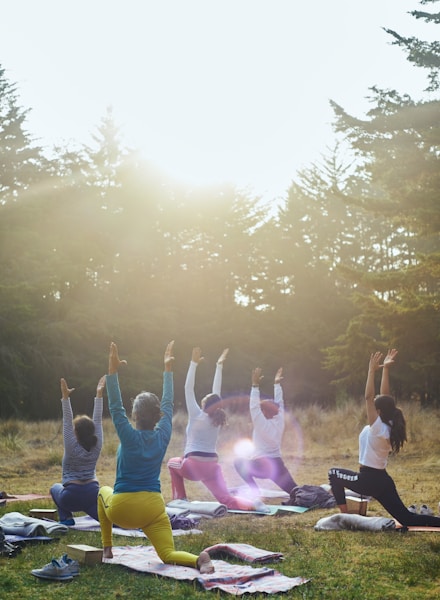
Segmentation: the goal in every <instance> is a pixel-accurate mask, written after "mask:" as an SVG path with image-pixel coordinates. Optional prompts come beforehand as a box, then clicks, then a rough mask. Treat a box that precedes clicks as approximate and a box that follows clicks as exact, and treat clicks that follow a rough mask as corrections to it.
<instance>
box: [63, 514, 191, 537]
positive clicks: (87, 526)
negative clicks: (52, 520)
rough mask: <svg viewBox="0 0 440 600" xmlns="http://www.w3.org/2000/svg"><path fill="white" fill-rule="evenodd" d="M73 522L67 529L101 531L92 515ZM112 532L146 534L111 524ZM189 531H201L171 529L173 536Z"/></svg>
mask: <svg viewBox="0 0 440 600" xmlns="http://www.w3.org/2000/svg"><path fill="white" fill-rule="evenodd" d="M74 520H75V524H74V525H70V526H69V529H76V530H78V531H101V525H100V523H99V521H96V520H95V519H93V518H92V517H89V516H84V517H75V519H74ZM112 533H113V534H114V535H125V536H126V537H140V538H146V537H147V536H146V535H145V533H144V532H143V531H142V530H141V529H123V528H122V527H118V526H117V525H113V529H112ZM189 533H202V532H201V531H200V530H199V529H190V530H187V529H183V528H182V529H173V536H176V537H177V536H179V535H188V534H189Z"/></svg>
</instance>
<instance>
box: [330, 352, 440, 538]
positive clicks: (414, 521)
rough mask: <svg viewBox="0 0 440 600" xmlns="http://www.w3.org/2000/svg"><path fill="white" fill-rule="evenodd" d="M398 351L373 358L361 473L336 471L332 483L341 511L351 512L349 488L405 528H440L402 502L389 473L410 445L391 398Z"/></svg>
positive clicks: (433, 519) (436, 520) (439, 522)
mask: <svg viewBox="0 0 440 600" xmlns="http://www.w3.org/2000/svg"><path fill="white" fill-rule="evenodd" d="M396 355H397V350H395V349H392V350H389V351H388V353H387V355H386V356H385V358H384V361H383V364H381V360H382V357H383V354H382V353H381V352H375V353H373V354H371V356H370V362H369V366H368V376H367V382H366V385H365V403H366V408H367V419H368V425H366V426H365V427H364V428H363V429H362V431H361V433H360V435H359V463H360V469H359V472H356V471H350V470H348V469H341V468H332V469H330V471H329V482H330V486H331V489H332V492H333V495H334V497H335V499H336V503H337V505H338V506H339V509H340V511H341V512H343V513H346V512H347V502H346V498H345V488H347V489H349V490H352V491H353V492H357V493H358V494H361V495H364V496H372V497H373V498H375V499H376V500H377V501H378V502H380V504H382V506H383V507H384V508H385V510H387V511H388V512H389V513H390V514H391V516H392V517H394V519H396V521H398V522H399V523H400V524H401V525H403V526H410V525H419V526H430V527H440V518H438V517H434V516H431V515H429V514H416V513H413V512H411V511H409V510H408V509H407V507H406V506H405V505H404V503H403V502H402V500H401V498H400V496H399V494H398V492H397V489H396V485H395V483H394V481H393V479H392V478H391V477H390V476H389V475H388V473H387V471H386V467H387V462H388V456H389V454H390V453H395V454H397V453H398V452H399V450H400V449H401V448H402V446H403V444H404V442H406V422H405V417H404V415H403V413H402V411H401V409H400V408H398V407H397V406H396V402H395V400H394V398H393V397H392V396H390V384H389V368H390V366H391V365H392V364H393V363H394V359H395V357H396ZM379 369H382V377H381V385H380V395H378V396H375V393H374V376H375V373H376V371H377V370H379Z"/></svg>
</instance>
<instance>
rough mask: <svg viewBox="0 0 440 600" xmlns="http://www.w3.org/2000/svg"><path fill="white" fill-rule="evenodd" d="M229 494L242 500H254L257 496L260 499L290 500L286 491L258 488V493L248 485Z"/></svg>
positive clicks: (232, 490)
mask: <svg viewBox="0 0 440 600" xmlns="http://www.w3.org/2000/svg"><path fill="white" fill-rule="evenodd" d="M229 493H230V494H232V495H233V496H241V497H242V498H250V499H254V498H255V496H258V497H259V498H266V499H267V498H284V499H287V498H290V496H289V494H288V493H287V492H285V491H284V490H282V489H280V488H277V489H274V488H261V487H260V488H258V492H255V491H254V490H252V489H251V488H250V487H249V486H248V485H241V486H238V487H233V488H230V489H229Z"/></svg>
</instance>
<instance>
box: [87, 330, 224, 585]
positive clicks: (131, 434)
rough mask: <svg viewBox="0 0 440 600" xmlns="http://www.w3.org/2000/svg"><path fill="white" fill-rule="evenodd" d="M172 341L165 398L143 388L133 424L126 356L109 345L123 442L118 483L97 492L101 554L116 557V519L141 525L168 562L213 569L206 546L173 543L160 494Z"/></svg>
mask: <svg viewBox="0 0 440 600" xmlns="http://www.w3.org/2000/svg"><path fill="white" fill-rule="evenodd" d="M173 345H174V342H170V343H169V344H168V346H167V348H166V350H165V357H164V371H165V372H164V375H163V394H162V400H161V401H159V398H158V397H157V396H156V395H155V394H153V393H151V392H140V394H138V395H137V396H136V398H135V399H134V401H133V410H132V418H133V421H134V427H133V425H132V424H131V423H130V421H129V419H128V417H127V415H126V412H125V409H124V407H123V404H122V398H121V391H120V389H119V381H118V369H119V367H120V366H121V365H122V364H126V361H123V360H120V359H119V355H118V349H117V347H116V344H115V343H113V342H112V344H111V345H110V356H109V370H108V373H109V374H108V375H107V377H106V384H107V394H108V403H109V410H110V414H111V417H112V421H113V424H114V426H115V428H116V432H117V434H118V437H119V440H120V444H119V447H118V450H117V463H116V481H115V486H114V489H112V488H111V487H108V486H104V487H101V489H100V490H99V496H98V514H99V521H100V523H101V535H102V544H103V557H104V558H113V552H112V525H113V523H116V524H117V525H119V526H120V527H124V528H125V529H139V528H140V529H142V531H143V532H144V533H145V535H146V536H147V537H148V539H149V540H150V542H151V543H152V544H153V546H154V548H155V549H156V552H157V554H158V556H159V558H160V559H161V560H162V561H163V562H164V563H168V564H177V565H184V566H188V567H195V568H198V569H199V570H200V572H201V573H212V572H213V571H214V567H213V565H212V563H211V560H210V558H209V554H208V553H207V552H205V551H203V552H201V553H200V555H199V556H196V555H195V554H191V553H189V552H184V551H178V550H176V549H175V547H174V539H173V534H172V529H171V523H170V520H169V517H168V515H167V513H166V510H165V502H164V500H163V497H162V494H161V487H160V469H161V465H162V460H163V457H164V455H165V452H166V449H167V447H168V444H169V441H170V437H171V429H172V416H173V404H174V389H173V373H172V365H173V361H174V357H173V355H172V352H173Z"/></svg>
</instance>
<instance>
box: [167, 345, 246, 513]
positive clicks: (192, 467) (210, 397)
mask: <svg viewBox="0 0 440 600" xmlns="http://www.w3.org/2000/svg"><path fill="white" fill-rule="evenodd" d="M228 351H229V350H228V348H226V349H225V350H223V352H222V354H221V356H220V357H219V359H218V360H217V365H216V369H215V375H214V381H213V385H212V393H211V394H207V395H206V396H205V397H204V398H203V399H202V401H201V403H200V404H201V405H200V406H199V405H198V403H197V400H196V396H195V393H194V385H195V375H196V369H197V366H198V365H199V363H200V362H202V361H203V356H202V355H201V350H200V348H198V347H196V348H193V350H192V356H191V362H190V365H189V369H188V374H187V377H186V381H185V400H186V407H187V410H188V425H187V428H186V444H185V449H184V456H183V457H175V458H171V459H170V460H169V461H168V469H169V471H170V476H171V490H172V497H173V500H176V499H182V500H184V499H186V490H185V481H184V480H185V479H188V480H190V481H201V482H202V483H203V484H204V485H205V486H206V487H207V488H208V490H209V491H210V492H211V494H212V495H213V496H214V498H216V500H218V502H220V503H221V504H224V505H225V506H227V507H228V508H230V509H234V510H255V509H256V508H257V507H256V505H255V503H254V502H253V501H251V500H249V499H246V498H240V497H238V496H233V495H232V494H231V493H230V492H229V490H228V488H227V485H226V482H225V479H224V476H223V472H222V468H221V466H220V464H219V462H218V454H217V438H218V434H219V431H220V428H221V427H222V426H223V425H224V424H225V422H226V413H225V411H224V409H223V401H222V398H221V386H222V375H223V363H224V361H225V360H226V356H227V354H228Z"/></svg>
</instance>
